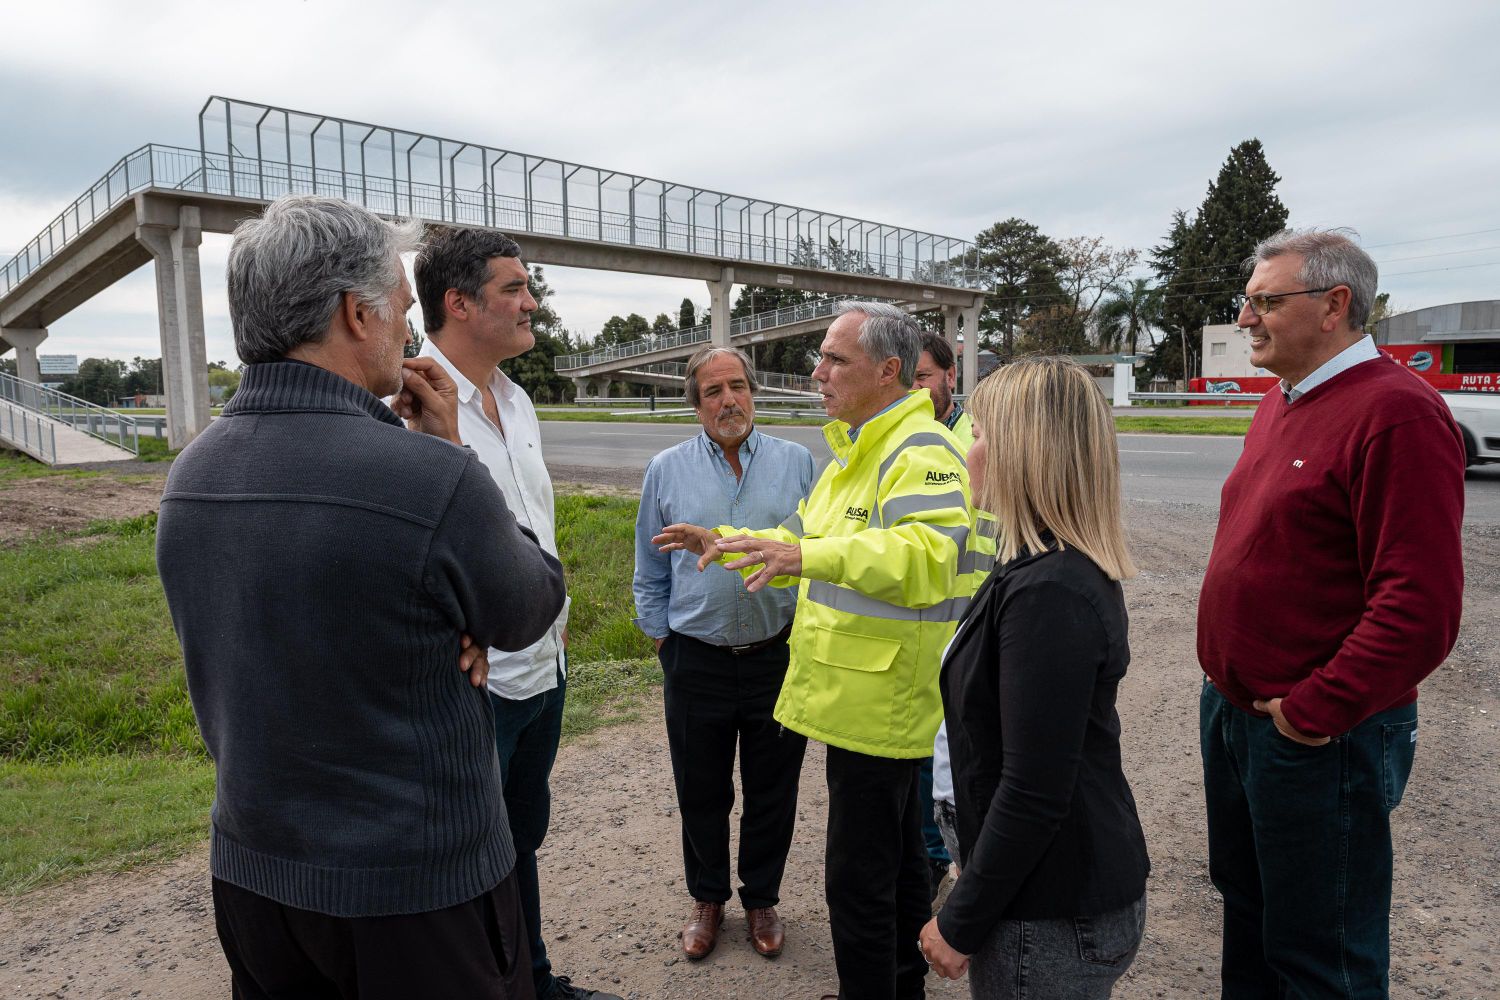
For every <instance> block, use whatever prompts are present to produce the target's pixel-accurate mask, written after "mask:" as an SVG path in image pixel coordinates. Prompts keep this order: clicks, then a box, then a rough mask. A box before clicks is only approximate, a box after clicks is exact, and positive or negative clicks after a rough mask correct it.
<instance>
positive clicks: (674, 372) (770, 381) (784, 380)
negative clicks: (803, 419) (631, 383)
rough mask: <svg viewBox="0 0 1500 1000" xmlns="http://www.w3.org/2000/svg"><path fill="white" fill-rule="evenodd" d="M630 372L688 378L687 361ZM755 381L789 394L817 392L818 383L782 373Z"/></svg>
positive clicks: (757, 377)
mask: <svg viewBox="0 0 1500 1000" xmlns="http://www.w3.org/2000/svg"><path fill="white" fill-rule="evenodd" d="M630 371H633V372H642V373H644V374H647V375H666V376H668V377H670V378H686V377H687V362H686V361H657V362H653V363H652V364H649V365H631V366H630ZM755 380H756V381H757V382H759V383H760V385H761V388H763V389H781V390H785V391H789V392H817V391H818V383H816V382H814V381H813V380H812V378H811V377H810V376H807V375H784V374H782V373H781V372H756V373H755Z"/></svg>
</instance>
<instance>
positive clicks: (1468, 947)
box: [0, 466, 1500, 1000]
mask: <svg viewBox="0 0 1500 1000" xmlns="http://www.w3.org/2000/svg"><path fill="white" fill-rule="evenodd" d="M553 475H554V477H555V479H556V480H557V481H558V485H559V488H560V489H566V488H568V487H567V486H565V485H564V484H568V483H575V484H593V486H594V488H604V489H608V490H609V491H611V492H615V491H619V492H633V491H634V490H636V489H638V487H639V472H637V471H635V470H624V469H586V468H579V467H567V466H554V467H553ZM103 488H108V485H107V484H106V485H105V486H104V487H103ZM12 492H13V491H12ZM7 499H8V500H9V498H7ZM139 512H140V510H129V511H125V512H123V513H120V514H116V515H114V516H124V514H125V513H139ZM100 516H102V515H100ZM1127 517H1128V521H1129V525H1130V529H1131V539H1132V544H1133V546H1134V548H1135V551H1136V554H1137V556H1138V560H1139V562H1140V564H1141V566H1142V568H1143V572H1142V573H1141V575H1140V576H1139V577H1138V578H1137V579H1135V580H1132V581H1130V582H1129V583H1128V584H1127V586H1126V597H1127V602H1128V606H1129V610H1130V616H1131V635H1132V649H1133V654H1134V661H1133V663H1132V665H1131V670H1130V674H1129V675H1128V677H1127V678H1126V681H1125V684H1124V686H1123V687H1122V689H1121V697H1120V712H1121V716H1122V718H1123V725H1124V740H1125V747H1124V749H1125V762H1126V770H1127V774H1128V775H1129V777H1130V780H1131V783H1132V784H1133V786H1134V788H1135V794H1136V799H1137V801H1138V803H1139V804H1140V808H1141V818H1142V822H1143V824H1144V825H1145V829H1146V837H1147V842H1148V845H1149V846H1150V849H1151V857H1152V863H1153V872H1152V876H1151V882H1150V888H1149V899H1150V913H1149V917H1148V924H1147V941H1146V943H1145V945H1144V946H1143V948H1142V950H1141V953H1140V957H1139V958H1138V959H1137V961H1136V963H1135V966H1134V967H1133V969H1132V970H1131V972H1130V974H1129V977H1128V978H1127V979H1126V980H1125V981H1124V982H1123V983H1122V984H1121V986H1120V988H1119V989H1118V991H1117V995H1119V996H1122V997H1200V996H1215V995H1217V990H1216V983H1217V975H1216V968H1217V961H1218V922H1219V913H1218V908H1219V903H1218V898H1217V896H1216V894H1215V893H1214V891H1213V888H1212V886H1211V885H1210V884H1209V881H1208V873H1207V860H1206V853H1205V835H1204V822H1203V795H1202V791H1201V788H1200V778H1199V765H1198V757H1197V750H1196V746H1197V736H1196V719H1197V691H1198V678H1199V676H1200V675H1199V673H1198V670H1197V668H1196V665H1195V660H1194V653H1193V630H1194V621H1195V604H1196V597H1197V588H1198V583H1199V580H1200V579H1201V576H1202V572H1203V568H1204V564H1205V560H1206V555H1207V551H1208V547H1209V542H1210V539H1211V538H1212V532H1213V527H1214V517H1215V515H1214V512H1213V511H1212V510H1210V509H1207V508H1204V507H1199V506H1192V505H1186V504H1173V503H1132V504H1131V505H1130V507H1129V510H1128V513H1127ZM1465 554H1466V560H1467V567H1468V586H1467V591H1466V595H1465V609H1464V612H1465V613H1464V627H1463V630H1462V632H1461V634H1460V637H1459V641H1458V646H1457V648H1456V649H1455V650H1454V653H1453V655H1452V656H1451V657H1450V658H1449V660H1448V662H1447V663H1446V664H1445V665H1444V666H1443V667H1442V668H1441V669H1440V670H1439V671H1438V672H1437V673H1436V674H1435V675H1434V676H1433V677H1432V678H1431V679H1429V681H1428V682H1427V683H1426V684H1425V685H1424V686H1423V689H1422V700H1421V706H1422V708H1421V711H1422V729H1421V732H1422V742H1421V748H1420V750H1419V752H1418V756H1417V763H1416V768H1415V770H1414V772H1413V774H1412V778H1411V782H1410V784H1409V786H1408V789H1407V793H1406V798H1405V801H1404V803H1403V805H1402V807H1401V808H1400V809H1399V810H1398V811H1397V812H1396V814H1395V818H1394V827H1395V842H1396V845H1397V862H1396V886H1395V903H1394V907H1393V910H1392V914H1391V929H1392V957H1393V974H1392V993H1393V995H1396V996H1403V997H1409V996H1417V997H1452V998H1480V997H1484V998H1490V997H1495V996H1497V995H1500V989H1497V985H1496V984H1497V976H1496V974H1495V970H1494V967H1495V966H1496V965H1497V964H1500V955H1497V953H1496V952H1497V940H1500V917H1497V915H1496V914H1497V905H1500V849H1497V846H1496V845H1497V843H1500V842H1497V841H1495V840H1490V839H1489V837H1490V836H1493V834H1492V833H1489V834H1487V833H1486V831H1490V830H1492V829H1493V827H1494V824H1495V820H1496V801H1497V796H1496V792H1497V789H1500V731H1497V720H1500V704H1497V698H1496V689H1497V683H1500V648H1497V646H1500V644H1497V632H1496V628H1495V623H1496V621H1497V620H1500V615H1497V612H1500V530H1496V529H1494V528H1487V527H1484V526H1471V527H1470V528H1469V529H1466V537H1465ZM622 599H625V598H623V597H622ZM660 711H661V709H660V699H659V697H658V698H656V699H654V700H653V702H652V703H651V704H648V705H647V706H646V707H645V710H644V711H643V712H642V717H643V719H645V720H646V721H643V722H640V723H636V724H632V725H629V726H625V727H620V728H617V729H612V730H607V731H604V732H602V733H600V734H597V735H596V736H594V737H592V738H588V739H585V740H583V741H580V742H578V743H575V744H573V745H571V746H569V747H567V748H565V749H564V750H563V751H562V753H561V755H560V757H559V759H558V765H557V770H556V772H555V777H554V793H555V810H554V814H553V823H552V832H551V834H550V835H549V837H548V841H547V845H546V847H545V848H544V850H543V852H542V857H541V867H542V871H543V875H544V879H545V885H544V887H543V892H544V897H545V898H544V902H543V907H544V912H545V913H546V915H547V922H548V938H549V942H550V944H551V951H552V956H553V962H554V965H555V967H556V968H557V970H558V971H559V972H561V973H566V974H569V975H571V976H572V977H573V978H574V979H575V980H576V981H578V982H579V983H581V984H587V985H595V986H601V987H607V988H609V989H612V990H614V991H615V992H618V993H620V994H622V995H623V996H626V997H630V998H647V997H660V998H667V1000H674V998H677V1000H689V998H702V997H728V998H737V997H744V998H756V1000H761V998H773V997H790V996H799V997H800V996H817V995H818V994H819V993H821V992H825V991H829V992H831V991H832V990H834V989H835V988H836V983H835V979H834V975H833V965H832V953H831V949H830V944H829V937H828V930H827V908H826V906H825V905H824V902H823V898H822V841H823V822H824V817H825V814H826V796H825V790H824V785H823V779H822V766H823V754H822V750H821V747H819V746H818V745H816V744H812V745H810V746H809V752H808V755H807V761H806V765H805V767H804V771H803V775H802V793H801V799H800V804H799V810H798V814H799V820H798V828H797V835H796V840H795V843H794V844H793V847H792V853H791V857H790V860H789V865H788V872H787V879H786V884H785V886H784V888H783V892H784V898H783V901H782V905H781V913H782V915H783V917H784V919H785V920H786V922H787V925H788V943H787V948H786V952H785V953H784V954H783V955H782V957H781V958H780V959H778V960H776V961H774V962H772V961H767V960H765V959H762V958H760V957H759V956H758V955H756V954H755V953H754V952H753V951H752V950H751V948H750V946H749V944H748V942H747V941H745V940H744V933H745V927H744V918H743V914H742V913H740V912H736V911H734V910H733V909H731V911H730V912H729V916H728V920H727V922H726V927H725V937H724V938H723V939H721V942H720V945H719V947H718V949H717V950H716V951H715V952H714V953H713V954H712V955H711V956H710V957H709V958H708V959H706V960H704V961H703V962H700V963H690V962H688V961H686V960H685V959H681V958H680V957H679V956H680V952H679V950H678V943H677V932H678V929H679V927H680V926H681V922H682V920H683V919H684V917H685V915H686V913H687V910H688V907H689V905H690V904H689V900H688V898H687V896H686V893H685V892H684V890H683V888H682V877H681V862H680V857H679V854H678V850H679V849H678V843H679V839H678V838H679V834H678V823H677V816H676V806H675V801H674V797H673V793H672V779H671V769H670V765H669V762H668V757H667V750H666V741H665V738H664V734H663V731H662V726H661V723H660ZM206 866H207V856H206V851H205V850H203V849H199V850H196V851H194V852H191V853H190V854H188V855H187V856H185V857H183V858H181V859H179V860H177V861H175V862H172V863H169V864H166V865H162V866H158V867H154V868H149V869H144V870H137V871H132V872H128V873H125V874H122V875H114V876H96V877H90V878H85V879H81V880H77V881H75V882H71V883H68V884H65V885H62V886H57V887H53V888H50V889H45V890H40V891H37V892H34V893H31V894H28V895H26V896H22V897H12V898H9V899H4V900H0V998H3V997H68V998H74V997H137V996H138V997H174V998H182V1000H197V998H208V997H223V996H227V995H228V992H229V991H228V977H227V971H226V968H225V966H224V962H223V958H222V955H221V954H220V952H219V949H218V945H217V941H216V940H215V938H214V929H213V915H212V907H211V905H210V902H209V898H208V879H207V875H206ZM929 992H930V993H931V994H932V995H934V996H953V997H958V996H967V990H966V986H965V984H951V983H945V982H939V981H937V980H935V979H934V980H930V981H929Z"/></svg>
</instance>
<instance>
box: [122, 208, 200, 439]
mask: <svg viewBox="0 0 1500 1000" xmlns="http://www.w3.org/2000/svg"><path fill="white" fill-rule="evenodd" d="M138 204H139V205H140V208H139V209H138V215H137V219H136V228H135V238H136V239H137V240H139V241H140V242H141V244H142V245H143V246H145V248H146V249H147V250H149V251H151V256H152V258H153V259H154V260H155V262H156V311H157V320H158V323H159V325H160V327H161V367H162V376H163V381H164V382H165V383H166V385H165V387H164V388H165V389H166V394H167V446H168V447H170V448H174V449H176V448H183V447H186V446H187V443H188V442H189V441H191V440H193V438H195V437H197V436H198V435H199V434H201V433H203V431H204V430H205V429H206V428H207V427H208V422H209V412H208V357H207V348H206V347H205V346H204V343H203V282H202V279H201V276H200V273H199V269H198V246H199V244H201V243H202V242H203V229H202V226H201V225H200V222H199V215H198V209H197V207H196V206H192V205H183V206H180V207H177V208H176V212H175V213H173V212H168V211H164V210H163V209H164V206H163V205H161V204H159V203H156V202H154V201H152V200H149V199H142V200H141V202H139V203H138ZM173 216H175V218H174V217H173Z"/></svg>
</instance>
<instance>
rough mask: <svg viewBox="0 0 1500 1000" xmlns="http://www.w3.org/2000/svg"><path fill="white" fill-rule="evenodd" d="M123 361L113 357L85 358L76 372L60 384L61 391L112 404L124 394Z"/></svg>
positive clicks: (98, 402)
mask: <svg viewBox="0 0 1500 1000" xmlns="http://www.w3.org/2000/svg"><path fill="white" fill-rule="evenodd" d="M124 389H125V362H123V361H116V360H115V359H113V358H85V359H84V360H83V362H82V363H81V364H80V365H79V366H78V374H77V375H75V376H74V377H72V378H70V379H68V380H67V381H66V382H64V383H63V385H62V391H63V392H66V393H68V394H69V395H71V396H77V397H78V398H79V399H86V400H88V401H89V402H90V403H97V404H99V405H100V406H114V405H115V402H116V400H117V399H118V398H119V397H120V396H121V395H123V394H124Z"/></svg>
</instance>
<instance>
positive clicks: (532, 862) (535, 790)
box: [490, 669, 568, 1000]
mask: <svg viewBox="0 0 1500 1000" xmlns="http://www.w3.org/2000/svg"><path fill="white" fill-rule="evenodd" d="M567 687H568V684H567V678H566V677H565V676H564V675H563V672H562V670H561V669H559V670H558V672H557V687H555V688H553V689H552V690H551V691H543V692H542V693H541V694H537V695H532V696H531V697H530V698H523V699H521V700H520V701H512V700H511V699H509V698H501V697H499V696H498V695H496V694H495V693H494V692H493V691H492V692H490V704H491V705H492V706H493V707H494V709H495V750H496V752H497V753H498V754H499V756H500V781H501V783H502V784H503V786H504V790H505V811H506V812H507V813H509V814H510V835H511V839H512V840H514V841H515V844H516V888H517V889H518V890H519V891H520V896H521V912H522V914H523V915H524V916H525V918H526V932H527V934H528V936H529V937H530V938H531V978H532V982H533V983H534V984H535V986H536V995H537V997H538V998H539V1000H540V998H543V997H545V996H546V995H547V993H548V992H549V991H550V990H551V989H552V984H553V982H554V981H555V979H554V977H553V975H552V962H551V961H550V960H549V959H548V958H547V944H546V942H544V941H543V940H542V897H541V888H540V886H539V884H538V881H537V870H536V852H537V848H539V847H541V846H542V841H543V839H545V838H546V836H547V824H548V822H549V821H550V820H551V818H552V788H551V786H550V785H549V784H548V779H549V778H550V777H551V775H552V764H553V762H554V761H556V760H557V743H558V740H559V739H561V737H562V715H563V701H564V700H565V699H566V697H567Z"/></svg>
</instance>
